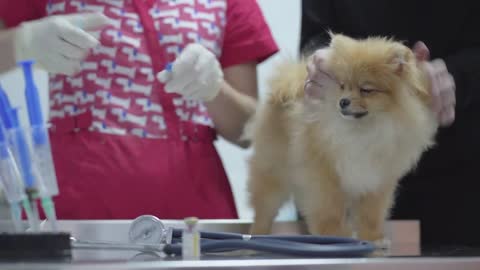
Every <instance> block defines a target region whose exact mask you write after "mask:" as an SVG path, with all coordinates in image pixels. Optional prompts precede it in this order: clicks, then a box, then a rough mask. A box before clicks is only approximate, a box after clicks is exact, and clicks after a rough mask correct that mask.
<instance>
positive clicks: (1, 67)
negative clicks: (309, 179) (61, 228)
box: [0, 0, 278, 219]
mask: <svg viewBox="0 0 480 270" xmlns="http://www.w3.org/2000/svg"><path fill="white" fill-rule="evenodd" d="M0 20H1V21H2V22H3V24H4V26H5V27H6V28H7V29H6V30H2V32H0V45H2V43H3V45H4V46H3V48H6V47H9V48H10V50H4V52H3V54H2V53H1V52H0V56H1V57H2V59H3V60H1V61H0V62H1V63H0V71H5V70H8V69H11V68H13V67H14V65H15V61H16V60H20V59H22V58H33V59H35V60H36V62H37V65H38V66H39V67H41V68H43V69H45V70H47V71H49V72H50V79H49V88H50V91H49V96H50V111H49V112H50V115H49V119H50V123H51V124H52V127H51V131H50V140H51V144H52V152H53V157H54V162H55V168H56V174H57V178H58V183H59V187H60V195H59V196H58V197H57V198H56V207H57V212H58V217H59V218H61V219H131V218H135V217H137V216H139V215H143V214H152V215H156V216H158V217H159V218H164V219H178V218H184V217H187V216H197V217H199V218H204V219H207V218H208V219H217V218H223V219H228V218H238V215H237V211H236V207H235V203H234V198H233V194H232V191H231V188H230V185H229V181H228V179H227V176H226V173H225V170H224V168H223V165H222V161H221V159H220V157H219V155H218V153H217V151H216V149H215V146H214V144H213V142H214V140H215V139H216V138H217V135H220V136H222V137H224V138H225V139H227V140H228V141H230V142H232V143H234V144H237V145H239V146H241V147H246V146H248V142H244V141H241V140H240V137H241V133H242V130H243V126H244V124H245V122H246V121H247V120H248V118H249V117H250V116H251V115H252V113H253V112H254V111H255V106H256V98H257V80H256V66H257V65H258V64H259V63H261V62H262V61H264V60H265V59H267V58H269V57H270V56H272V55H273V54H275V53H276V52H277V51H278V47H277V45H276V43H275V41H274V39H273V38H272V35H271V32H270V30H269V27H268V25H267V23H266V22H265V19H264V17H263V15H262V12H261V10H260V8H259V6H258V4H257V2H256V1H255V0H48V1H47V0H34V1H29V0H15V1H2V2H1V3H0ZM22 22H26V23H23V24H22ZM7 52H10V53H7ZM169 63H171V64H170V65H169ZM167 66H169V67H171V69H170V68H166V67H167Z"/></svg>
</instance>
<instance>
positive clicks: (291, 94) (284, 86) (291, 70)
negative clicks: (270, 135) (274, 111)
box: [240, 59, 307, 141]
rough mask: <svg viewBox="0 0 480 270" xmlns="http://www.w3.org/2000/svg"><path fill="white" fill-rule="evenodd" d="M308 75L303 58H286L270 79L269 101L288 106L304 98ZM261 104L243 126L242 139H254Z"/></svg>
mask: <svg viewBox="0 0 480 270" xmlns="http://www.w3.org/2000/svg"><path fill="white" fill-rule="evenodd" d="M306 77H307V68H306V63H305V61H303V60H294V59H288V60H284V61H283V62H281V63H280V64H278V65H277V66H276V67H275V70H274V72H273V74H272V76H271V77H270V79H269V81H268V88H269V93H268V95H267V100H266V102H267V103H270V104H269V105H273V106H282V107H283V106H288V104H290V103H292V102H295V101H297V100H299V99H300V98H303V94H304V93H303V87H304V84H305V79H306ZM263 106H265V105H263V104H260V103H259V105H258V106H257V110H256V111H255V113H254V115H252V117H250V119H249V120H248V121H247V123H246V124H245V126H244V128H243V133H242V135H241V136H240V140H242V141H244V140H245V141H252V140H253V137H254V132H255V125H256V123H257V122H258V121H257V119H258V115H260V114H261V110H262V107H263Z"/></svg>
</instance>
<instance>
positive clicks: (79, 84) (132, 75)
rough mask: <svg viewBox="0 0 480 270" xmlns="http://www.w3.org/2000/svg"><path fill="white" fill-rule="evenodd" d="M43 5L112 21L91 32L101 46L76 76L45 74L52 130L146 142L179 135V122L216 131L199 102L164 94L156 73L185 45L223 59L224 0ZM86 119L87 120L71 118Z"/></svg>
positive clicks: (77, 0)
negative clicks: (74, 127) (194, 45)
mask: <svg viewBox="0 0 480 270" xmlns="http://www.w3.org/2000/svg"><path fill="white" fill-rule="evenodd" d="M46 8H47V12H48V14H49V15H58V14H70V13H79V12H102V13H103V14H105V15H106V16H107V17H109V18H110V19H111V21H112V24H111V25H109V26H108V27H106V28H104V29H103V30H101V31H97V32H93V35H94V36H96V37H97V38H98V39H99V40H100V43H101V44H100V45H99V46H98V47H97V48H95V49H93V51H92V53H91V54H90V55H89V56H88V57H87V58H86V59H85V61H84V62H83V63H82V70H81V72H80V73H78V74H77V75H75V76H73V77H67V76H63V75H52V76H51V77H50V120H51V122H52V124H53V126H56V124H57V126H65V125H64V124H65V122H72V121H73V122H75V123H77V122H78V123H82V124H81V126H80V127H81V128H88V129H89V130H90V131H95V132H101V133H109V134H116V135H133V136H139V137H144V138H168V137H169V136H170V137H171V136H177V135H180V136H181V134H182V132H183V129H185V128H184V127H183V125H185V127H192V126H194V127H197V126H199V127H202V128H204V127H212V126H213V123H212V120H211V118H210V117H209V115H208V113H207V111H206V109H205V107H204V106H203V104H202V103H201V102H198V101H193V100H186V99H184V98H182V97H180V96H178V95H173V94H167V93H165V92H164V91H163V85H162V84H160V83H159V82H158V81H157V80H156V78H155V75H156V73H157V72H159V71H161V70H162V69H163V68H164V67H165V65H166V64H167V63H168V62H172V61H174V60H175V58H176V57H178V55H179V54H180V53H181V51H182V49H183V48H184V47H185V46H186V45H187V44H189V43H194V42H197V43H200V44H202V45H204V46H205V47H206V48H208V49H209V50H211V51H212V52H214V53H215V55H217V57H219V56H220V54H221V47H222V40H223V36H224V27H225V24H226V22H225V14H226V8H227V3H226V0H215V1H210V0H148V1H143V0H83V1H81V0H50V1H49V3H48V4H47V7H46ZM85 114H87V115H89V117H87V118H88V120H86V121H84V120H78V119H76V120H75V118H78V117H77V116H83V115H85ZM87 118H85V117H84V119H87ZM75 125H76V124H75ZM66 126H71V125H70V124H67V125H66ZM77 127H78V126H77ZM174 129H175V132H173V133H172V132H170V131H172V130H174Z"/></svg>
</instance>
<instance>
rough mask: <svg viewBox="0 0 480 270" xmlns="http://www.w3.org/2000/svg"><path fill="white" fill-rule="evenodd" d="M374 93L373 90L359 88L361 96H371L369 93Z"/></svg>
mask: <svg viewBox="0 0 480 270" xmlns="http://www.w3.org/2000/svg"><path fill="white" fill-rule="evenodd" d="M374 91H375V90H373V89H367V88H360V93H361V94H364V95H368V94H371V93H372V92H374Z"/></svg>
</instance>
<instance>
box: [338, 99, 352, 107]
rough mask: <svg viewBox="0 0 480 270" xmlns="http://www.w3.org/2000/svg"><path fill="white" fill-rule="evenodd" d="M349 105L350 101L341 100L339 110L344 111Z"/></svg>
mask: <svg viewBox="0 0 480 270" xmlns="http://www.w3.org/2000/svg"><path fill="white" fill-rule="evenodd" d="M348 105H350V99H348V98H342V99H340V108H342V109H345V108H347V107H348Z"/></svg>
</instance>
